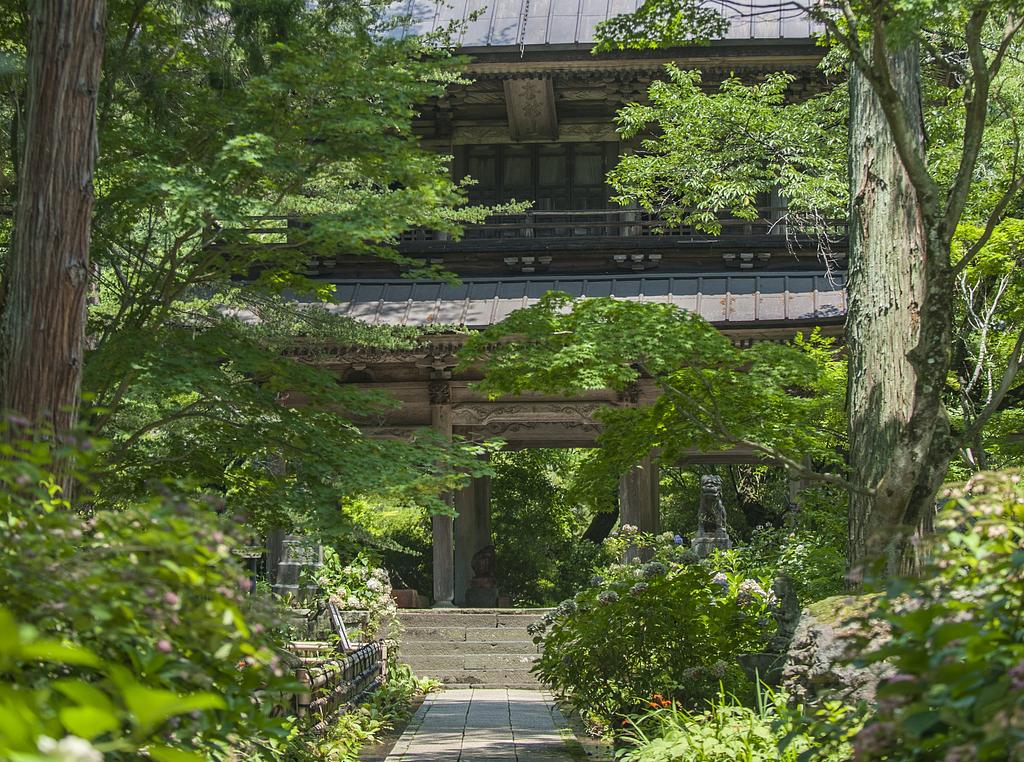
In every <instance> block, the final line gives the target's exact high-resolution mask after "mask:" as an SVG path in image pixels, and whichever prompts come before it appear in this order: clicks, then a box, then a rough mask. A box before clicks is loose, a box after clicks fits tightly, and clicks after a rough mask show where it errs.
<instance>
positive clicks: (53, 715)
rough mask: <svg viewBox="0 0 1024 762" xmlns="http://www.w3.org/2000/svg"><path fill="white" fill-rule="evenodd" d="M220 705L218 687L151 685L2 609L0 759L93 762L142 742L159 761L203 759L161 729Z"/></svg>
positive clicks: (135, 748)
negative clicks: (193, 689) (187, 690)
mask: <svg viewBox="0 0 1024 762" xmlns="http://www.w3.org/2000/svg"><path fill="white" fill-rule="evenodd" d="M223 708H224V702H223V700H222V699H221V698H220V697H219V696H217V695H215V694H213V693H209V692H197V693H192V694H189V695H178V694H177V693H174V692H171V691H165V690H158V689H154V688H149V687H147V686H145V685H143V684H142V683H141V682H139V681H138V680H136V679H135V678H134V677H133V676H132V674H131V673H130V672H129V671H128V670H127V669H125V668H124V667H123V666H121V665H117V664H107V663H104V662H103V661H102V660H101V659H100V658H99V657H98V656H96V654H94V653H93V652H91V651H89V650H88V649H85V648H82V647H81V646H77V645H73V644H69V643H66V642H61V641H58V640H49V639H44V638H41V637H40V636H39V633H38V632H37V631H36V630H35V629H34V628H32V627H28V626H26V625H19V623H18V622H16V621H15V619H14V617H13V616H11V614H10V612H8V611H7V610H6V609H3V608H0V759H9V760H21V761H22V762H27V761H28V760H43V759H75V760H81V762H91V760H101V759H103V757H104V754H114V753H119V754H129V753H134V752H136V751H138V750H139V749H140V748H142V747H145V748H146V752H147V754H148V755H149V757H150V758H152V759H154V760H157V762H189V760H192V761H193V762H202V760H203V759H205V757H203V756H201V755H198V754H193V753H190V752H186V751H183V750H181V749H180V748H175V747H170V746H167V745H165V744H163V743H162V742H161V730H162V728H163V726H164V725H165V724H166V723H168V722H170V721H173V720H175V719H177V718H180V717H181V715H185V714H190V713H193V712H201V711H205V710H211V709H223ZM108 758H109V757H108Z"/></svg>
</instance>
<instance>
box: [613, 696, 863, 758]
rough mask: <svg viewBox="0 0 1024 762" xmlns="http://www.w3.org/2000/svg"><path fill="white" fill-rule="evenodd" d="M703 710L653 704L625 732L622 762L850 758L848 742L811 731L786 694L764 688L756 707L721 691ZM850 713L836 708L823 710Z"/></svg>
mask: <svg viewBox="0 0 1024 762" xmlns="http://www.w3.org/2000/svg"><path fill="white" fill-rule="evenodd" d="M708 704H709V705H708V707H707V708H706V709H704V710H703V711H690V710H687V709H683V708H681V707H678V706H676V705H672V704H670V705H669V706H667V707H657V708H653V709H652V711H650V712H648V713H647V714H644V715H642V716H640V717H638V718H635V719H634V720H633V721H632V723H631V727H630V729H629V730H627V731H625V732H624V733H623V734H622V739H623V740H624V741H625V743H626V744H628V746H627V748H626V749H625V750H624V751H623V752H622V753H621V756H620V757H619V758H620V759H622V760H623V762H641V761H642V762H804V760H806V759H814V760H820V762H842V760H846V759H849V758H850V751H851V749H850V746H849V744H847V743H846V742H844V741H840V742H838V743H835V742H829V741H827V740H826V739H823V738H820V737H816V736H815V735H813V733H812V732H811V731H809V730H808V728H807V726H806V724H805V723H804V718H803V717H802V715H801V710H802V707H796V708H791V707H790V706H789V705H788V697H787V696H786V694H785V693H783V692H778V693H776V692H774V691H772V690H771V689H769V688H767V687H766V686H761V687H759V689H758V692H757V705H756V707H754V708H751V707H748V706H745V705H744V704H742V703H740V702H739V701H737V700H736V699H735V698H734V697H732V696H727V695H726V694H725V693H724V692H720V693H719V694H718V696H717V697H716V698H715V699H714V700H712V701H709V702H708ZM819 714H825V715H830V716H838V717H845V716H846V715H847V714H848V711H847V710H846V709H845V708H844V707H841V706H833V707H830V708H829V709H827V710H823V711H822V712H819Z"/></svg>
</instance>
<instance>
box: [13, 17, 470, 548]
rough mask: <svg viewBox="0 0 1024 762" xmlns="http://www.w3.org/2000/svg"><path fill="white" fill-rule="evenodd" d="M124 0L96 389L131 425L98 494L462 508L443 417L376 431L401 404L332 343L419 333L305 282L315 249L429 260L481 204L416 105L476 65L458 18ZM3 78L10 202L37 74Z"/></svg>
mask: <svg viewBox="0 0 1024 762" xmlns="http://www.w3.org/2000/svg"><path fill="white" fill-rule="evenodd" d="M107 5H108V14H107V20H106V31H107V44H108V50H107V53H106V56H105V61H104V69H103V76H102V80H101V82H102V85H101V87H100V91H99V92H98V93H97V110H98V129H99V135H98V143H99V145H100V147H101V151H100V154H99V158H98V163H97V169H96V189H95V195H96V204H95V211H94V218H93V224H92V240H93V247H92V251H91V260H92V265H93V266H94V273H93V278H92V280H93V286H94V288H93V289H92V291H91V294H92V298H91V300H90V308H89V325H88V335H89V352H88V354H87V356H86V363H85V365H86V367H85V377H84V388H83V390H84V393H85V397H86V399H87V400H89V401H90V402H91V410H90V415H89V416H88V422H89V424H90V426H91V427H92V432H93V434H94V435H96V436H103V437H105V438H107V439H108V440H110V442H111V447H110V448H109V450H107V451H106V453H105V454H104V456H103V458H102V459H101V462H100V463H99V464H98V467H99V469H100V473H98V474H97V478H98V479H99V481H100V488H99V489H98V494H97V498H96V505H97V506H99V507H104V508H106V507H114V508H117V507H120V506H121V505H123V504H128V503H131V502H133V501H139V500H145V499H146V498H147V497H148V496H149V495H150V494H152V491H153V489H154V488H155V487H154V485H162V487H163V488H167V489H170V488H172V487H173V488H174V489H175V490H177V491H180V492H184V493H192V494H195V493H196V492H198V491H214V492H217V493H219V494H221V495H223V496H225V497H226V498H227V499H229V500H230V501H231V504H232V506H233V507H234V508H235V509H236V510H239V511H244V512H245V513H246V514H247V515H248V517H249V521H250V522H251V523H253V524H254V525H255V526H257V527H259V528H266V527H268V526H280V527H284V528H286V529H289V528H294V527H295V526H300V525H301V526H303V527H304V528H306V529H307V530H308V531H311V532H313V533H319V534H321V536H323V537H324V538H325V539H327V540H329V541H330V540H333V541H337V540H338V538H340V537H343V536H345V535H348V534H350V533H351V531H352V526H351V523H350V522H348V521H346V520H345V518H344V516H343V514H342V513H341V511H339V510H338V500H339V497H342V498H344V497H348V498H351V497H355V496H358V495H367V494H371V493H374V492H377V491H382V490H383V491H388V492H389V495H388V496H389V497H390V498H393V499H401V500H406V501H410V502H415V503H418V504H421V505H427V507H432V508H433V509H434V510H444V507H443V505H442V503H441V501H439V500H438V499H437V498H436V495H437V493H438V492H440V491H442V490H444V489H448V488H451V487H453V486H454V485H455V484H457V483H458V482H459V480H460V478H461V477H458V476H456V475H455V474H454V473H453V471H454V467H455V466H458V465H467V466H468V467H472V461H473V460H474V459H473V458H472V457H466V458H460V457H459V456H458V455H456V456H455V457H454V458H452V457H450V455H451V454H452V449H451V448H450V447H448V446H447V445H446V444H445V443H442V442H440V441H439V440H437V439H436V438H432V437H430V436H429V435H424V436H423V437H419V438H417V439H416V441H414V442H412V443H405V442H373V441H370V440H368V439H367V438H365V437H362V436H361V435H360V434H359V433H358V431H357V430H356V428H355V426H354V425H353V423H352V419H353V417H354V416H355V415H357V414H361V413H363V414H370V415H373V414H375V413H376V412H377V411H379V410H380V409H381V408H382V406H386V405H387V404H388V403H387V402H386V401H385V400H383V399H381V398H380V397H379V396H378V397H374V398H370V397H369V396H367V395H356V394H354V393H352V392H351V391H343V390H342V389H340V388H339V387H338V385H337V383H336V378H335V377H334V375H333V374H332V373H331V372H330V371H329V370H327V369H325V368H324V367H323V366H322V365H321V364H320V361H321V360H322V359H324V358H325V357H326V356H327V355H326V354H325V350H324V345H327V347H328V348H329V349H333V350H335V351H336V349H337V347H338V346H350V345H363V346H366V345H372V346H397V345H402V346H413V345H414V342H415V336H414V335H413V332H411V331H393V332H388V331H383V330H374V329H370V328H368V327H366V326H360V325H359V324H357V323H356V322H355V321H349V320H344V319H340V318H337V317H336V316H333V315H330V314H329V313H328V311H327V310H324V309H319V310H317V309H311V308H309V307H310V305H305V304H303V305H299V304H296V303H295V302H294V301H291V300H293V299H295V298H301V299H309V300H312V301H313V302H316V301H318V300H321V299H330V298H331V297H332V296H333V286H331V285H326V286H325V284H324V283H323V282H322V281H321V282H317V281H314V280H311V279H309V278H308V277H307V273H308V272H309V270H310V262H311V259H318V258H325V259H332V258H334V257H336V256H337V255H338V254H339V253H340V252H344V253H346V254H366V255H373V256H377V257H384V258H389V259H392V260H399V261H403V262H404V263H405V264H408V265H412V264H413V263H411V262H407V261H405V260H402V258H401V257H400V256H398V255H397V253H396V252H395V251H394V243H395V242H396V241H397V240H398V238H399V236H400V234H401V233H402V232H403V231H405V230H406V229H408V228H410V227H417V226H426V227H429V228H432V229H436V230H443V231H447V232H449V233H450V234H452V235H453V236H457V235H458V234H459V231H460V225H461V223H462V222H464V221H466V220H471V219H477V218H479V217H480V216H481V215H482V214H484V213H485V210H481V209H475V208H466V207H465V195H464V192H463V189H462V186H461V183H460V182H458V181H453V180H452V178H451V176H450V172H449V157H446V156H442V155H438V154H436V153H434V152H433V151H430V150H426V149H424V148H422V147H421V146H420V144H419V141H418V139H417V138H416V136H415V134H414V130H413V122H414V121H415V119H416V117H417V112H416V105H415V104H421V103H425V102H428V101H429V100H430V99H431V98H432V97H435V96H438V95H440V94H441V93H442V92H443V91H444V87H445V85H446V84H448V83H450V82H451V81H453V80H454V79H457V77H458V74H457V71H458V68H459V66H460V65H461V61H460V60H459V59H456V58H453V57H452V56H451V52H450V47H448V46H446V45H444V44H439V43H444V41H445V40H444V37H445V33H446V32H447V31H448V30H441V31H439V33H438V35H436V36H435V37H434V38H432V39H429V40H427V39H422V38H418V37H415V36H408V37H406V36H404V35H403V36H400V35H394V34H391V32H394V31H395V29H396V28H399V27H401V26H402V25H403V24H404V20H403V19H400V18H398V19H396V18H394V17H393V16H389V15H388V12H387V9H388V5H389V4H388V3H386V2H383V1H382V0H373V1H372V2H359V1H358V0H326V1H325V2H317V3H306V2H301V0H261V1H260V2H244V3H238V2H231V3H227V2H223V1H222V0H198V1H197V2H188V3H173V2H167V1H166V0H140V1H139V2H134V0H133V1H132V2H125V1H120V0H119V1H117V2H110V3H108V4H107ZM27 17H28V15H27V13H26V12H25V9H21V11H19V12H14V11H11V12H4V13H3V14H2V15H0V51H14V52H16V53H17V54H21V53H23V52H24V47H25V40H26V38H27V35H28V29H27V25H26V23H25V19H26V18H27ZM0 78H2V79H3V83H4V87H3V88H2V90H0V120H2V124H0V131H3V133H4V135H3V136H4V138H5V139H4V140H3V141H2V142H0V207H2V206H3V202H4V200H5V199H6V198H8V197H9V196H10V193H9V190H10V189H11V188H13V187H14V185H15V183H16V181H17V176H16V175H17V164H18V162H17V155H16V154H17V151H18V147H19V144H20V140H21V138H22V136H21V135H19V133H18V129H17V128H18V124H19V123H20V121H19V115H20V116H21V117H23V114H20V112H21V111H23V105H24V104H23V100H24V78H23V73H22V72H21V71H20V70H17V71H11V72H8V71H7V69H6V68H5V69H3V70H0ZM21 121H23V119H22V120H21ZM0 216H2V215H0ZM289 218H291V219H292V222H291V223H290V222H289ZM299 218H301V220H302V222H301V224H300V223H297V222H295V220H297V219H299ZM0 235H3V236H6V227H0ZM2 242H3V241H2V240H0V243H2ZM0 278H2V274H0ZM0 288H2V284H0ZM286 290H287V296H288V298H287V299H283V298H280V295H281V294H282V293H284V292H285V291H286ZM239 318H243V319H244V321H242V320H239ZM245 321H248V322H245ZM300 358H301V359H304V360H306V361H307V362H306V363H305V364H302V363H299V362H296V360H297V359H300ZM312 366H316V367H312ZM282 461H285V462H289V463H291V464H292V466H291V467H289V468H286V469H282V468H277V466H280V465H281V462H282ZM297 464H301V465H297ZM382 485H386V488H385V487H382Z"/></svg>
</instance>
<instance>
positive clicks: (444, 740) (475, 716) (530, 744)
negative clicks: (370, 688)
mask: <svg viewBox="0 0 1024 762" xmlns="http://www.w3.org/2000/svg"><path fill="white" fill-rule="evenodd" d="M578 748H579V747H578V744H575V743H574V742H573V735H572V731H571V730H569V728H568V726H567V723H566V721H565V718H564V717H562V713H561V712H559V711H558V708H557V707H556V706H555V705H554V703H553V702H552V701H551V699H550V697H549V696H548V695H547V694H546V693H543V692H542V691H530V690H508V689H504V688H495V689H486V688H481V689H471V688H464V689H457V690H449V691H444V692H442V693H437V694H433V695H430V696H428V697H427V699H426V701H424V702H423V706H421V707H420V709H419V711H418V712H417V713H416V716H415V717H414V718H413V720H412V722H411V723H410V724H409V727H408V728H407V729H406V731H405V732H404V733H403V734H402V737H401V738H400V739H399V741H398V743H397V744H395V747H394V749H392V751H391V754H390V755H389V756H388V758H387V762H442V761H443V762H454V761H455V760H460V762H474V761H475V760H481V761H482V760H516V761H517V762H562V761H563V760H564V761H568V760H572V759H577V758H578V757H579V756H580V754H581V751H580V752H577V751H575V750H574V749H578Z"/></svg>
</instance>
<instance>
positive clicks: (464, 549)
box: [454, 479, 478, 606]
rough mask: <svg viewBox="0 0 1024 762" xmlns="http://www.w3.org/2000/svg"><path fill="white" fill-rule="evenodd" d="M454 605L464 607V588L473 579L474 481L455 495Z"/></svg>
mask: <svg viewBox="0 0 1024 762" xmlns="http://www.w3.org/2000/svg"><path fill="white" fill-rule="evenodd" d="M455 511H456V514H457V515H456V516H455V526H454V535H455V574H454V579H455V605H456V606H465V605H466V588H467V587H469V581H470V580H471V579H472V578H473V564H472V561H473V554H474V553H476V551H477V550H478V548H477V546H476V540H477V518H478V517H477V512H476V479H470V481H469V484H467V485H466V486H465V487H463V488H462V489H460V490H459V491H458V492H456V493H455Z"/></svg>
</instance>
